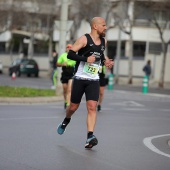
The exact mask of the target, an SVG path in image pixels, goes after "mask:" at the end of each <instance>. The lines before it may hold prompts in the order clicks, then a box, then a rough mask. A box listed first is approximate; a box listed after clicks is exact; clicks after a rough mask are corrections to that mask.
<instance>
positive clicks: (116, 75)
mask: <svg viewBox="0 0 170 170" xmlns="http://www.w3.org/2000/svg"><path fill="white" fill-rule="evenodd" d="M118 31H119V32H118V41H117V49H116V63H115V67H114V68H115V70H114V71H115V83H116V84H118V82H119V61H120V55H121V29H120V27H119V30H118Z"/></svg>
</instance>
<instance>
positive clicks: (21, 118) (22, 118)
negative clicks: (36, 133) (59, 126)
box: [0, 116, 58, 121]
mask: <svg viewBox="0 0 170 170" xmlns="http://www.w3.org/2000/svg"><path fill="white" fill-rule="evenodd" d="M30 119H58V117H57V116H55V117H26V118H24V117H18V118H0V121H1V120H30Z"/></svg>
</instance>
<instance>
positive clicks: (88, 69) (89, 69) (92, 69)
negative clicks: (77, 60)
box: [83, 63, 99, 77]
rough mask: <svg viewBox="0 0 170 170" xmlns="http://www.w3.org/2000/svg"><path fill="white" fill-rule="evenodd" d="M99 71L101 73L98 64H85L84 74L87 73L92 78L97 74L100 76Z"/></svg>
mask: <svg viewBox="0 0 170 170" xmlns="http://www.w3.org/2000/svg"><path fill="white" fill-rule="evenodd" d="M98 71H99V65H97V64H89V63H85V65H84V68H83V72H84V73H87V74H88V75H90V76H91V77H94V76H96V74H98Z"/></svg>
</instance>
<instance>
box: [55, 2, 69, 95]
mask: <svg viewBox="0 0 170 170" xmlns="http://www.w3.org/2000/svg"><path fill="white" fill-rule="evenodd" d="M68 2H69V0H61V12H60V39H59V52H58V56H60V55H61V54H62V53H64V52H65V49H66V34H67V20H68ZM57 70H58V74H57V75H58V76H57V88H56V94H57V95H60V94H62V85H61V82H60V78H61V67H58V69H57Z"/></svg>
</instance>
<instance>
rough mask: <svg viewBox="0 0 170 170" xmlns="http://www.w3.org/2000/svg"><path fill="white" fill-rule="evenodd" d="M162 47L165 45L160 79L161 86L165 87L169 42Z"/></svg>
mask: <svg viewBox="0 0 170 170" xmlns="http://www.w3.org/2000/svg"><path fill="white" fill-rule="evenodd" d="M162 47H163V60H162V68H161V74H160V80H159V87H161V88H164V76H165V64H166V56H167V49H168V44H163V45H162Z"/></svg>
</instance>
